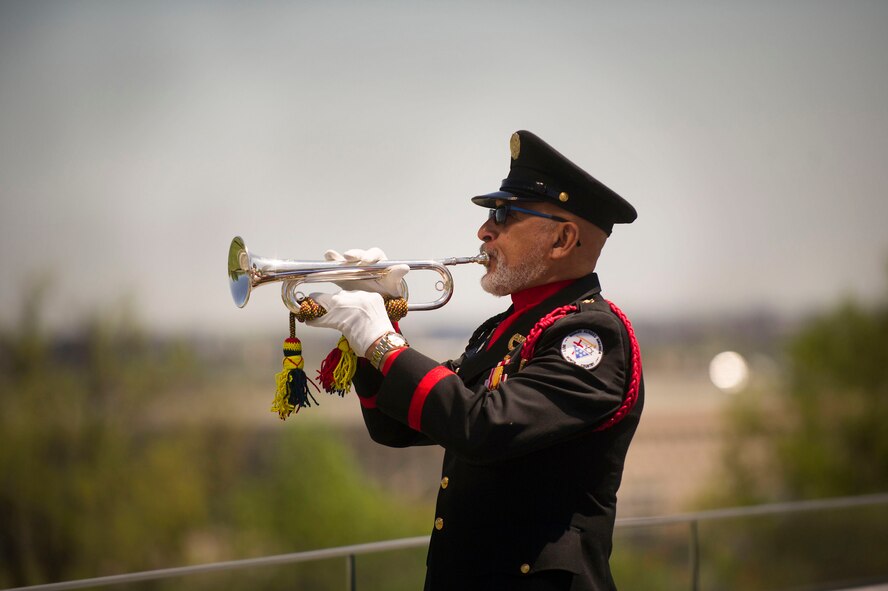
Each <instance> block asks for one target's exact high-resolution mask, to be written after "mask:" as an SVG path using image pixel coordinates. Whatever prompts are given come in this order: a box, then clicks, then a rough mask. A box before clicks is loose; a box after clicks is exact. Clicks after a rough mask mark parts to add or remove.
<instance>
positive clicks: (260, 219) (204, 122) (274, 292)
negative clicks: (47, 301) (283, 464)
mask: <svg viewBox="0 0 888 591" xmlns="http://www.w3.org/2000/svg"><path fill="white" fill-rule="evenodd" d="M517 129H528V130H531V131H533V132H535V133H536V134H538V135H540V136H541V137H542V138H543V139H545V140H546V141H548V142H549V143H551V144H553V145H554V146H555V147H556V148H557V149H558V150H560V151H561V152H562V153H564V154H565V155H567V156H568V157H570V158H571V159H572V160H574V161H575V162H577V163H578V164H580V165H581V166H583V167H584V168H586V170H588V171H589V172H590V173H591V174H593V175H594V176H596V177H597V178H599V179H600V180H601V181H603V182H604V183H605V184H607V185H608V186H610V187H611V188H613V189H614V190H616V191H617V192H618V193H620V194H621V195H623V196H624V197H625V198H627V199H628V200H629V201H630V202H632V203H633V204H634V205H635V206H636V208H637V209H638V212H639V218H638V221H637V222H636V223H634V224H632V225H629V226H617V228H616V229H615V231H614V234H613V236H612V238H611V240H610V241H609V243H608V245H607V247H606V249H605V253H604V256H603V258H602V261H601V263H600V266H599V272H600V275H601V277H602V282H603V284H604V287H605V291H606V295H607V296H608V297H610V298H611V299H613V300H615V301H616V302H617V303H618V304H619V305H620V306H621V307H622V308H623V309H624V310H626V311H627V312H629V313H630V315H631V316H633V317H644V318H653V319H656V318H665V317H669V316H672V315H676V314H679V315H687V314H691V313H694V312H695V311H703V312H705V313H708V314H712V313H731V312H737V311H743V310H748V309H760V308H773V309H775V310H778V311H793V310H809V309H812V308H816V307H819V306H823V305H826V304H829V303H831V302H834V301H837V300H838V299H839V298H841V297H843V296H845V295H847V294H856V295H858V296H860V297H863V298H871V297H873V296H874V294H878V293H880V292H881V290H882V289H883V288H884V285H885V282H886V272H885V269H886V265H888V232H886V231H885V229H884V228H883V226H884V225H885V221H886V219H888V199H886V193H888V165H886V154H888V2H884V1H878V2H856V1H846V2H835V1H828V2H815V1H810V0H805V1H791V0H781V1H778V2H764V1H762V2H712V1H707V2H703V1H701V2H620V3H602V2H559V1H549V2H545V3H542V2H522V1H517V2H514V1H513V2H483V1H472V2H434V3H432V2H415V1H390V2H353V3H349V2H293V3H287V2H281V1H275V2H209V1H207V2H198V1H192V0H186V1H181V0H177V1H175V2H173V1H170V2H111V1H108V2H79V1H65V2H39V3H35V2H24V1H23V2H4V3H2V4H0V223H2V233H0V247H2V250H3V252H4V253H5V257H4V258H5V260H6V263H5V271H6V272H5V274H4V277H5V278H4V280H3V281H2V282H0V310H2V312H0V322H2V323H4V324H6V323H9V322H11V321H12V319H13V318H14V314H15V310H16V309H17V308H18V306H19V303H20V301H21V298H22V297H23V294H24V289H23V285H25V284H26V283H27V281H29V280H30V279H31V278H33V277H37V276H40V275H41V274H45V275H48V276H50V277H51V278H52V285H53V295H52V303H53V310H52V313H51V314H50V321H51V322H52V323H53V324H54V325H58V326H65V325H66V323H70V322H73V321H75V320H76V318H78V317H79V315H80V314H81V313H83V312H88V311H95V310H99V309H102V308H104V307H107V306H109V305H111V304H113V303H114V302H117V301H119V300H120V299H121V298H122V297H129V298H131V299H132V301H133V302H134V305H135V306H136V308H137V309H138V310H140V318H141V319H142V320H143V321H144V322H146V323H148V324H149V325H150V326H151V327H154V328H156V329H157V330H162V331H169V330H192V329H199V330H210V331H213V332H220V333H243V332H248V331H251V330H275V329H277V328H278V327H280V326H281V325H282V324H284V325H285V321H286V319H285V317H286V313H285V311H284V309H283V308H282V307H281V305H280V303H279V290H278V289H277V288H276V287H265V288H262V291H261V292H260V291H257V293H256V294H255V295H254V298H253V300H252V301H251V303H250V305H249V306H248V307H247V308H246V309H245V310H238V309H236V308H235V307H234V306H233V304H232V303H231V301H230V296H229V294H228V288H227V284H226V278H225V258H226V255H227V249H228V244H229V242H230V240H231V238H232V237H233V236H234V235H242V236H243V237H244V238H245V239H246V242H247V244H248V245H249V246H250V248H251V250H253V251H254V252H256V253H258V254H261V255H264V256H276V257H281V258H295V259H319V258H321V257H322V253H323V252H324V250H325V249H327V248H337V249H347V248H351V247H369V246H380V247H382V248H383V249H384V250H385V251H386V252H387V253H388V254H389V256H391V257H392V258H433V257H434V258H437V257H446V256H465V255H470V254H473V253H475V252H476V251H477V247H478V239H477V237H476V230H477V228H478V226H479V225H480V224H481V222H482V221H483V220H484V218H485V216H486V212H485V211H484V210H482V209H481V208H478V207H477V206H474V205H472V204H471V203H470V201H469V198H470V197H471V196H472V195H476V194H479V193H483V192H489V191H491V190H495V189H497V188H498V187H499V183H500V180H501V179H502V178H504V177H505V176H506V173H507V172H508V164H509V151H508V139H509V136H510V135H511V133H512V132H513V131H515V130H517ZM454 275H455V276H456V283H457V291H456V294H455V296H454V300H453V302H452V303H451V304H449V305H448V306H447V307H446V308H444V309H442V310H440V311H438V312H434V313H427V314H428V317H427V320H424V321H423V322H431V323H440V324H455V323H462V322H466V323H467V324H475V323H476V321H478V320H480V319H483V318H484V317H486V316H488V315H490V314H492V313H494V312H496V311H499V310H500V309H502V308H503V307H504V306H505V305H507V302H504V301H502V300H497V299H495V298H493V297H491V296H488V295H486V294H484V293H483V292H482V291H481V290H480V288H479V287H478V285H477V280H478V278H479V277H480V275H481V269H480V268H471V269H469V268H460V269H457V270H455V272H454Z"/></svg>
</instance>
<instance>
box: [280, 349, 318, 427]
mask: <svg viewBox="0 0 888 591" xmlns="http://www.w3.org/2000/svg"><path fill="white" fill-rule="evenodd" d="M282 366H283V369H281V371H280V372H278V373H277V375H275V379H276V382H277V388H276V390H275V395H274V402H272V404H271V412H276V413H278V416H279V417H280V418H281V420H284V419H286V418H287V417H289V416H290V415H291V414H292V413H293V412H299V409H300V408H303V407H305V406H311V401H314V403H315V404H317V403H318V401H317V400H315V398H314V397H313V396H312V395H311V392H310V391H309V388H308V385H309V384H310V383H311V381H310V380H309V379H308V376H306V375H305V371H304V370H303V368H304V367H305V360H304V359H303V358H302V343H301V342H300V341H299V339H297V338H295V337H291V338H289V339H287V340H285V341H284V360H283V362H282ZM312 385H314V384H312Z"/></svg>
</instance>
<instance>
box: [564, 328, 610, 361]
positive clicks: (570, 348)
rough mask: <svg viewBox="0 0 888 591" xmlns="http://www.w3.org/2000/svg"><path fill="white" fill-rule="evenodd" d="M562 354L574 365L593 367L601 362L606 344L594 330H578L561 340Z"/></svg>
mask: <svg viewBox="0 0 888 591" xmlns="http://www.w3.org/2000/svg"><path fill="white" fill-rule="evenodd" d="M561 356H562V357H564V359H565V360H566V361H569V362H570V363H573V364H574V365H579V366H580V367H584V368H586V369H592V368H594V367H595V366H597V365H598V364H599V363H601V358H602V357H604V346H603V345H602V344H601V338H600V337H599V336H598V335H597V334H595V333H594V332H592V331H589V330H578V331H576V332H573V333H571V334H569V335H568V336H566V337H565V338H564V340H563V341H561Z"/></svg>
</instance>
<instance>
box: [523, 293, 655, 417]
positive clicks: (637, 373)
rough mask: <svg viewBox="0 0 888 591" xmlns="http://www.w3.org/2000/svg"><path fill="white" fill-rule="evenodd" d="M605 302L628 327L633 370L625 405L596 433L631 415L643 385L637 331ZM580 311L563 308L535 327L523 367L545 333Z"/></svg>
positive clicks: (526, 343)
mask: <svg viewBox="0 0 888 591" xmlns="http://www.w3.org/2000/svg"><path fill="white" fill-rule="evenodd" d="M605 301H606V302H607V303H608V305H609V306H610V308H611V310H612V311H613V313H614V314H616V315H617V318H619V319H620V322H622V323H623V326H625V327H626V333H627V334H628V335H629V347H630V349H631V354H630V360H631V363H632V370H631V374H630V376H629V387H628V388H627V389H626V395H625V396H624V397H623V404H621V405H620V408H618V409H617V412H615V413H614V414H613V415H612V416H611V417H610V418H609V419H608V420H607V421H605V422H604V423H602V424H601V425H599V426H598V427H596V428H595V430H596V431H603V430H605V429H607V428H609V427H613V426H614V425H616V424H617V423H619V422H620V421H622V420H623V418H625V416H626V415H627V414H629V411H631V410H632V407H633V406H635V403H636V402H638V388H639V386H640V385H641V351H640V350H639V348H638V340H637V339H636V338H635V331H634V330H633V329H632V323H631V322H629V318H627V317H626V315H625V314H623V311H622V310H620V309H619V308H618V307H617V306H616V305H615V304H614V303H613V302H611V301H609V300H605ZM578 309H579V308H577V307H576V306H574V305H568V306H561V307H560V308H556V309H554V310H552V311H551V312H550V313H549V314H547V315H546V316H544V317H543V318H541V319H540V321H539V322H537V323H536V324H535V325H534V327H533V328H532V329H531V330H530V332H529V333H527V340H525V341H524V346H523V347H521V367H524V365H525V364H526V363H527V362H528V361H530V360H531V358H532V357H533V352H534V348H535V347H536V342H537V340H538V339H539V338H540V335H541V334H543V331H545V330H546V329H547V328H549V327H550V326H552V325H553V324H555V322H557V321H558V320H561V319H562V318H564V317H565V316H567V315H568V314H572V313H574V312H576V311H577V310H578Z"/></svg>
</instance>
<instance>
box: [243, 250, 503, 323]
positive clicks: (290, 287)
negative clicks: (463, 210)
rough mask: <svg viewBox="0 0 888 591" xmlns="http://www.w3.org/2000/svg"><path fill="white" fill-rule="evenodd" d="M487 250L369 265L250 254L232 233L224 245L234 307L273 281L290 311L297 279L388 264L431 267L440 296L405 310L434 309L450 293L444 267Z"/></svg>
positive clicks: (316, 279) (355, 275)
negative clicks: (226, 244) (465, 255)
mask: <svg viewBox="0 0 888 591" xmlns="http://www.w3.org/2000/svg"><path fill="white" fill-rule="evenodd" d="M488 260H489V259H488V256H487V253H485V252H481V253H479V254H478V255H475V256H473V257H450V258H446V259H429V260H417V261H412V260H411V261H400V260H386V261H380V262H379V263H374V264H370V265H355V264H352V263H348V262H331V261H296V260H288V259H271V258H265V257H260V256H256V255H252V254H250V251H249V250H247V246H246V244H244V239H243V238H241V237H240V236H235V238H234V239H233V240H232V241H231V246H230V247H229V248H228V282H229V287H230V288H231V297H232V298H234V303H235V305H236V306H237V307H238V308H243V307H244V306H246V305H247V302H248V301H249V300H250V292H251V291H252V290H253V288H254V287H258V286H260V285H264V284H266V283H271V282H275V281H281V282H283V285H282V287H281V299H283V301H284V305H285V306H286V307H287V309H289V310H290V311H291V312H294V313H296V312H298V311H299V301H300V300H301V297H300V295H301V294H300V293H299V291H298V289H297V288H298V287H299V285H300V284H301V283H323V282H331V281H349V280H352V279H375V278H379V277H382V276H384V275H385V274H386V273H388V269H389V267H391V266H392V265H407V266H408V267H410V269H411V270H427V271H435V272H437V273H438V274H439V275H440V276H441V279H440V281H438V282H437V283H436V284H435V288H436V289H437V290H438V291H440V292H442V293H441V296H440V297H439V298H438V299H436V300H434V301H431V302H410V301H409V300H408V304H407V309H408V310H435V309H437V308H440V307H441V306H443V305H444V304H446V303H447V302H449V301H450V298H451V296H452V295H453V276H452V275H451V274H450V270H449V269H448V268H447V267H448V266H451V265H464V264H467V263H478V264H481V265H487V263H488Z"/></svg>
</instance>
